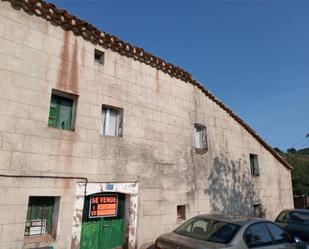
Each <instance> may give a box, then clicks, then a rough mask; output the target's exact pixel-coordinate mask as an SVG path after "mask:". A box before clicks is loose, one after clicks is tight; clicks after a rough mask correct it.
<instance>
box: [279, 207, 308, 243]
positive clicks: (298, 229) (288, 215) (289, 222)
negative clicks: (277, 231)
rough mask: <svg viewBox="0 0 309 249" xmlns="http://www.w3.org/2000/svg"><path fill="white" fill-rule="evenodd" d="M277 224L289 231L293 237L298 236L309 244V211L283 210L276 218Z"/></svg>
mask: <svg viewBox="0 0 309 249" xmlns="http://www.w3.org/2000/svg"><path fill="white" fill-rule="evenodd" d="M275 223H276V224H278V225H279V226H281V227H282V228H284V229H285V230H286V231H288V232H289V234H290V235H291V236H297V237H299V238H300V239H301V240H303V241H306V242H307V243H309V210H305V209H287V210H283V211H282V212H281V213H280V214H279V215H278V217H277V218H276V220H275Z"/></svg>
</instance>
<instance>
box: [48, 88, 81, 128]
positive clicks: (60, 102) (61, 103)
mask: <svg viewBox="0 0 309 249" xmlns="http://www.w3.org/2000/svg"><path fill="white" fill-rule="evenodd" d="M66 95H68V94H66ZM74 100H75V99H74V96H72V97H71V98H69V97H64V96H60V95H58V94H56V93H54V92H53V94H52V96H51V101H50V108H49V119H48V126H50V127H53V128H57V129H64V130H73V114H74V106H75V105H74Z"/></svg>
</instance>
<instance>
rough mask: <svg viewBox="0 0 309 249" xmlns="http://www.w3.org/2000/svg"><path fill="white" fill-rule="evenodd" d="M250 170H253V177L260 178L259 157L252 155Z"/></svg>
mask: <svg viewBox="0 0 309 249" xmlns="http://www.w3.org/2000/svg"><path fill="white" fill-rule="evenodd" d="M250 168H251V175H253V176H259V175H260V172H259V162H258V156H257V155H255V154H250Z"/></svg>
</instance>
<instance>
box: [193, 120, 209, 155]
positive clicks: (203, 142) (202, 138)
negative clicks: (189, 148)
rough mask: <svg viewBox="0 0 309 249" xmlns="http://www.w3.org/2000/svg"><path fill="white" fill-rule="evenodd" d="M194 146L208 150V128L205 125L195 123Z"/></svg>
mask: <svg viewBox="0 0 309 249" xmlns="http://www.w3.org/2000/svg"><path fill="white" fill-rule="evenodd" d="M194 147H195V148H196V149H199V150H207V149H208V143H207V128H206V126H205V125H201V124H194Z"/></svg>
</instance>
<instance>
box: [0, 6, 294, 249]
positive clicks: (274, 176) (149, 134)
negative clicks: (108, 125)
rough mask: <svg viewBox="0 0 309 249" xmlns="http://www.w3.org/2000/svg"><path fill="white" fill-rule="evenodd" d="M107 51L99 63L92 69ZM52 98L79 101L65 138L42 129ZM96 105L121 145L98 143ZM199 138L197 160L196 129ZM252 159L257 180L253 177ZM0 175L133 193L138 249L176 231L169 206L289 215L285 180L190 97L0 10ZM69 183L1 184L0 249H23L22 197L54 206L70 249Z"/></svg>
mask: <svg viewBox="0 0 309 249" xmlns="http://www.w3.org/2000/svg"><path fill="white" fill-rule="evenodd" d="M95 48H97V49H99V50H102V51H104V53H105V64H104V65H100V64H98V63H96V62H95V61H94V49H95ZM52 89H57V90H61V91H65V92H68V93H72V94H75V95H78V99H77V109H76V110H77V112H76V123H75V130H74V131H65V130H59V129H54V128H50V127H48V115H49V106H50V98H51V92H52ZM102 105H110V106H115V107H119V108H122V109H123V112H124V120H123V126H124V128H123V137H104V136H101V135H100V127H101V109H102ZM195 123H199V124H203V125H205V126H206V127H207V140H208V144H209V149H208V151H207V152H206V153H205V154H203V155H200V154H197V153H196V152H195V148H194V124H195ZM250 153H253V154H256V155H258V160H259V167H260V176H259V177H254V176H251V174H250V161H249V154H250ZM0 174H18V175H36V176H39V175H53V176H54V175H56V176H73V177H87V178H88V180H89V181H90V182H102V183H104V182H137V181H138V182H139V209H138V210H139V211H138V229H137V230H138V234H137V237H138V247H139V248H146V247H147V246H149V245H150V244H151V243H153V242H154V240H155V238H156V237H157V236H159V235H160V234H162V233H164V232H167V231H170V230H171V229H173V228H175V226H177V225H178V224H180V223H181V221H179V220H177V208H176V207H177V205H186V217H187V218H190V217H191V216H194V215H196V214H199V213H208V212H213V211H216V212H220V211H221V212H222V211H223V212H226V213H230V214H237V213H241V214H244V213H245V214H248V215H252V214H253V204H256V203H261V204H262V205H263V209H264V212H265V215H266V217H268V218H270V219H273V218H274V217H275V216H276V215H277V214H278V212H279V211H280V210H281V209H283V208H290V207H292V206H293V200H292V185H291V175H290V171H289V170H288V169H287V168H285V167H284V166H283V165H282V164H281V163H280V162H279V161H278V160H277V159H275V158H274V157H273V155H272V154H270V153H269V152H268V151H267V150H266V149H265V148H264V147H263V146H262V145H261V144H260V143H259V142H258V141H257V140H256V139H255V138H254V137H253V136H252V135H251V134H249V133H248V132H247V131H246V130H245V129H244V128H243V127H241V126H240V125H239V123H237V122H236V121H235V120H234V119H232V118H231V117H230V115H228V113H227V112H226V111H224V110H222V109H221V108H220V107H219V106H218V105H217V104H215V103H214V102H213V101H212V100H210V99H209V98H207V97H206V96H205V95H204V94H203V93H202V92H201V91H200V90H199V89H197V88H196V87H195V86H193V85H191V84H189V83H185V82H183V81H181V80H178V79H175V78H171V77H170V76H169V75H167V74H165V73H163V72H161V71H158V70H157V69H154V68H152V67H150V66H148V65H146V64H142V63H140V62H138V61H134V60H133V59H131V58H127V57H124V56H121V55H120V54H117V53H115V52H112V51H110V50H105V49H103V48H101V47H98V46H95V45H93V44H91V43H90V42H87V41H85V40H83V39H82V38H81V37H76V36H74V34H73V33H72V32H66V31H64V30H63V29H61V28H60V27H56V26H54V25H52V24H50V23H49V22H47V21H45V20H43V19H41V18H38V17H35V16H31V15H28V14H27V13H25V12H24V11H23V10H19V11H17V10H14V9H13V8H12V7H11V6H10V4H9V3H7V2H0ZM77 182H79V181H78V180H63V179H58V180H56V179H31V178H27V179H23V178H20V179H19V178H18V179H15V178H3V177H1V178H0V191H1V193H2V194H1V195H0V247H1V248H3V249H9V248H10V249H11V248H14V249H16V248H22V247H23V246H25V247H31V246H32V244H31V243H30V244H29V243H27V241H25V239H24V236H23V233H24V226H25V218H26V213H27V203H28V198H29V196H32V195H33V196H36V195H37V196H58V197H60V211H59V218H58V219H59V220H58V229H57V237H56V241H54V242H53V245H54V246H55V248H57V249H66V248H70V244H71V232H72V225H73V216H72V213H73V209H74V196H75V186H76V185H75V184H76V183H77Z"/></svg>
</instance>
